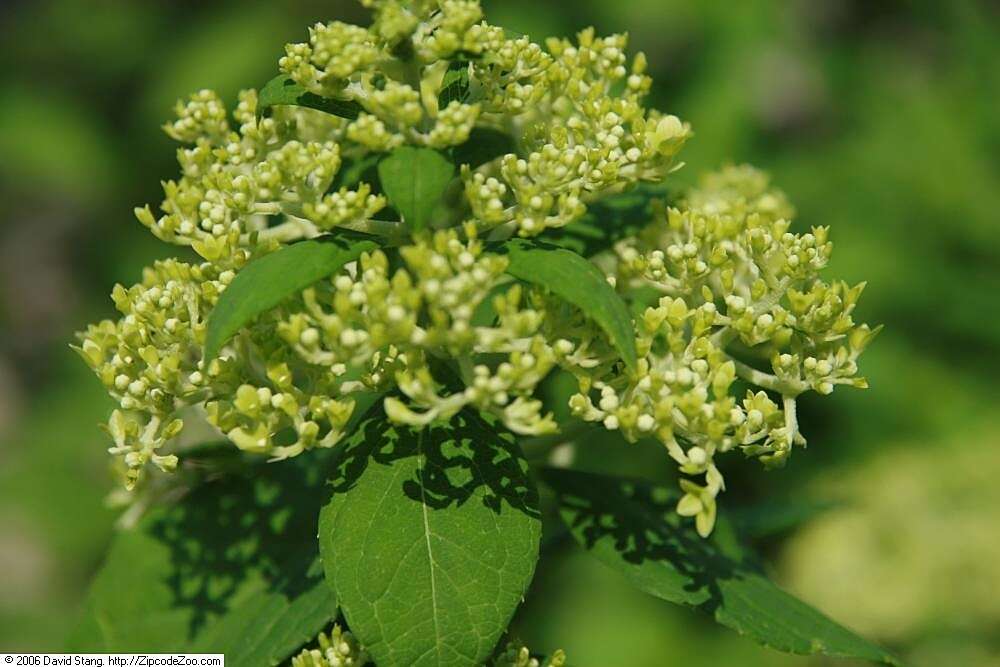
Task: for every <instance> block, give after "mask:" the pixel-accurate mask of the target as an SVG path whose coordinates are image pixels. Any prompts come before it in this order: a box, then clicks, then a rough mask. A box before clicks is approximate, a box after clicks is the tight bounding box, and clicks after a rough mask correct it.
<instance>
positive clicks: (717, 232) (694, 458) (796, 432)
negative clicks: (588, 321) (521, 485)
mask: <svg viewBox="0 0 1000 667" xmlns="http://www.w3.org/2000/svg"><path fill="white" fill-rule="evenodd" d="M792 214H793V211H792V209H791V207H790V206H789V205H788V204H787V202H786V200H785V197H784V195H783V194H782V193H781V192H780V191H778V190H776V189H774V188H773V187H771V186H770V184H769V182H768V180H767V178H766V177H765V176H764V175H763V174H762V173H761V172H759V171H756V170H754V169H752V168H750V167H745V166H744V167H728V168H726V169H724V170H722V171H721V172H718V173H715V174H710V175H708V176H707V177H705V178H704V179H703V180H702V182H701V184H700V185H699V187H697V188H695V189H694V190H693V191H692V192H691V193H689V195H688V197H687V199H686V200H685V201H684V202H682V203H681V208H671V209H668V210H667V211H666V213H665V214H664V215H663V216H662V219H661V220H660V221H657V222H654V223H653V224H651V225H650V226H648V227H647V228H646V229H645V230H644V231H643V232H642V233H641V234H639V235H638V236H637V237H635V238H631V239H628V240H625V241H622V242H620V243H618V244H617V246H616V248H615V255H616V260H617V262H616V266H617V268H616V279H617V283H618V284H619V286H620V287H622V288H625V289H629V288H632V289H646V290H651V291H652V293H654V294H657V295H658V296H657V297H656V298H657V299H658V300H657V302H656V303H655V304H653V305H650V306H648V307H646V308H645V309H644V310H643V311H642V312H641V315H640V316H639V317H638V318H637V322H636V328H637V334H638V341H639V348H640V350H641V351H642V352H643V353H644V358H643V359H641V360H640V363H639V372H638V373H636V374H635V375H634V376H631V377H625V376H621V377H614V378H611V380H610V381H607V382H597V383H594V385H593V390H592V391H585V392H581V393H579V394H577V395H576V396H574V397H573V399H572V401H571V407H572V408H573V411H574V413H575V414H577V415H578V416H579V417H581V418H582V419H585V420H589V421H601V422H603V424H604V425H605V427H607V428H609V429H620V430H621V431H622V433H623V434H624V436H625V437H626V438H628V439H630V440H635V439H638V438H640V437H645V436H651V437H655V438H656V439H658V440H659V441H660V442H662V443H663V444H664V446H665V447H666V448H667V451H668V452H669V453H670V455H671V457H673V458H674V459H675V460H676V461H677V463H678V465H679V468H680V470H681V472H683V473H685V474H687V475H695V476H702V475H703V476H704V483H703V484H699V483H696V482H695V481H693V480H691V479H684V480H683V481H682V488H683V489H684V491H685V495H684V497H683V498H682V500H681V501H680V503H679V505H678V512H680V513H681V514H683V515H689V516H694V517H696V524H697V527H698V531H699V532H700V533H701V534H703V535H707V534H708V533H709V532H711V530H712V526H713V525H714V522H715V513H716V509H715V499H716V496H717V495H718V494H719V492H720V491H722V490H723V488H724V480H723V477H722V474H721V473H720V472H719V469H718V468H717V467H716V464H715V458H716V455H717V454H720V453H724V452H727V451H729V450H731V449H740V450H741V451H743V452H744V454H746V455H748V456H756V457H759V458H760V460H761V461H762V462H763V463H764V464H765V465H769V466H773V465H781V464H783V463H784V462H785V460H787V458H788V456H789V455H790V454H791V451H792V448H793V446H795V445H804V444H805V443H806V440H805V437H804V436H803V435H802V433H801V431H800V429H799V425H798V420H797V418H796V398H797V397H798V396H799V395H800V394H801V393H803V392H805V391H807V390H810V389H812V390H815V391H817V392H819V393H822V394H828V393H830V392H831V391H832V390H833V387H834V385H837V384H846V385H851V386H855V387H861V388H863V387H866V386H867V384H866V382H865V380H864V378H862V377H859V376H858V375H857V373H858V366H857V363H856V362H857V358H858V356H859V355H860V354H861V352H862V351H863V350H864V349H865V347H866V346H867V345H868V343H869V342H870V341H871V339H872V338H873V337H874V336H875V334H876V333H877V330H872V329H870V328H869V327H868V326H867V325H863V324H856V323H855V322H854V320H853V318H852V316H851V314H852V311H853V310H854V307H855V304H856V303H857V299H858V297H859V296H860V294H861V291H862V289H863V287H864V286H863V284H862V285H858V286H856V287H853V288H851V287H848V286H847V285H845V284H843V283H834V284H832V285H831V284H827V283H825V282H823V281H822V280H821V279H820V278H819V275H818V274H819V271H820V270H821V269H823V268H824V267H825V265H826V263H827V261H828V260H829V257H830V252H831V244H830V242H829V241H828V240H827V230H826V229H825V228H820V227H817V228H813V229H812V230H811V231H810V232H807V233H805V234H794V233H792V232H790V231H789V227H790V222H789V218H790V217H791V216H792ZM737 380H739V381H740V384H742V385H744V386H746V385H749V388H747V389H746V394H745V397H743V398H742V399H740V398H739V397H738V396H737V395H736V394H735V393H734V392H733V387H734V385H735V384H736V381H737ZM581 384H582V383H581ZM582 386H585V385H582ZM598 392H599V397H598V395H597V394H598ZM595 401H596V403H595Z"/></svg>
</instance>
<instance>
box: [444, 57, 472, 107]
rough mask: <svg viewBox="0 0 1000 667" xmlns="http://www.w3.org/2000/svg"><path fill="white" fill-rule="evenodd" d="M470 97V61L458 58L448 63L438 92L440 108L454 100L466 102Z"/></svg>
mask: <svg viewBox="0 0 1000 667" xmlns="http://www.w3.org/2000/svg"><path fill="white" fill-rule="evenodd" d="M468 99H469V62H468V61H467V60H456V61H454V62H452V63H451V64H450V65H448V70H447V71H446V72H445V73H444V78H443V79H442V80H441V90H440V92H438V109H444V108H445V107H447V106H448V105H449V104H451V103H452V102H453V101H458V102H462V103H464V102H465V101H466V100H468Z"/></svg>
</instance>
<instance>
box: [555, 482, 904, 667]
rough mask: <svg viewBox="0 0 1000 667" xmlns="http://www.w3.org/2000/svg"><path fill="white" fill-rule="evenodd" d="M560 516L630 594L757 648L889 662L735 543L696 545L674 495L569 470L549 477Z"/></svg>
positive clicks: (642, 484) (892, 660)
mask: <svg viewBox="0 0 1000 667" xmlns="http://www.w3.org/2000/svg"><path fill="white" fill-rule="evenodd" d="M545 481H546V483H547V484H548V485H549V486H550V487H551V488H552V489H553V490H554V491H555V492H556V493H557V494H558V495H559V503H560V513H561V514H562V518H563V520H564V521H565V522H566V525H567V526H568V527H569V528H570V531H571V532H572V533H573V536H574V537H575V538H576V540H577V541H578V542H579V543H580V544H581V545H582V546H583V547H584V549H586V550H587V551H588V552H590V553H591V554H593V555H594V556H596V557H597V558H598V559H600V560H601V561H602V562H604V563H605V564H606V565H608V566H610V567H611V568H612V569H615V570H617V571H618V572H620V573H621V574H622V575H623V576H624V577H625V578H626V579H627V580H628V581H629V582H630V583H632V584H633V585H635V586H636V587H637V588H639V589H641V590H643V591H645V592H647V593H649V594H651V595H654V596H656V597H658V598H661V599H663V600H667V601H670V602H675V603H679V604H686V605H690V606H693V607H698V608H700V609H703V610H705V611H706V612H708V613H710V614H712V615H713V616H714V617H715V620H716V621H718V622H719V623H721V624H722V625H725V626H726V627H729V628H732V629H733V630H736V631H737V632H738V633H739V634H741V635H745V636H747V637H749V638H750V639H753V640H754V641H756V642H757V643H759V644H763V645H764V646H769V647H771V648H774V649H777V650H779V651H786V652H788V653H799V654H803V655H810V654H821V655H828V656H834V657H844V658H862V659H865V660H872V661H876V662H882V663H885V664H890V665H895V664H898V662H897V660H896V659H895V658H894V657H893V656H892V655H891V654H890V653H888V652H886V651H885V650H883V649H881V648H879V647H878V646H876V645H874V644H872V643H871V642H869V641H867V640H865V639H863V638H861V637H859V636H857V635H855V634H854V633H852V632H851V631H850V630H847V629H846V628H844V627H843V626H841V625H839V624H837V623H835V622H834V621H832V620H830V619H829V618H827V617H826V616H824V615H823V614H821V613H820V612H818V611H816V610H815V609H813V608H812V607H810V606H809V605H807V604H805V603H803V602H801V601H800V600H798V599H797V598H795V597H792V596H791V595H789V594H788V593H785V592H784V591H782V590H781V589H780V588H778V587H777V586H776V585H775V584H774V583H772V582H771V581H770V580H769V579H767V578H766V577H765V576H764V575H763V574H762V573H761V572H760V570H759V568H758V567H757V566H756V565H755V564H754V562H753V561H752V559H750V558H749V557H748V556H747V555H746V554H745V552H744V551H743V550H742V549H740V548H739V547H737V546H734V544H735V543H730V542H728V541H725V540H720V539H716V538H715V537H713V538H712V539H708V540H705V539H702V538H700V537H698V535H697V533H695V531H694V529H693V527H692V526H691V524H690V522H688V521H685V520H683V519H681V517H679V516H678V515H677V514H676V512H675V511H674V508H675V507H676V504H677V500H678V497H679V494H678V493H677V492H675V491H674V490H672V489H668V488H666V487H660V486H655V485H652V484H649V483H647V482H640V481H635V480H628V479H622V478H615V477H607V476H604V475H596V474H591V473H584V472H579V471H574V470H565V469H549V470H546V472H545Z"/></svg>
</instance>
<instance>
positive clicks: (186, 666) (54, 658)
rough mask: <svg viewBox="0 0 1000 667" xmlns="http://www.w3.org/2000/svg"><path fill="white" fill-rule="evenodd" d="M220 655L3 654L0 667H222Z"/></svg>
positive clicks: (224, 661)
mask: <svg viewBox="0 0 1000 667" xmlns="http://www.w3.org/2000/svg"><path fill="white" fill-rule="evenodd" d="M225 664H226V656H225V655H223V654H222V653H4V654H2V660H0V667H225Z"/></svg>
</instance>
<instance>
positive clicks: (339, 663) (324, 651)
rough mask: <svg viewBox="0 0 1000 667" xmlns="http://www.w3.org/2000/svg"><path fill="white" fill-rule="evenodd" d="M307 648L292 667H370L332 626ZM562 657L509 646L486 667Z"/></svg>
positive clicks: (520, 666) (539, 665)
mask: <svg viewBox="0 0 1000 667" xmlns="http://www.w3.org/2000/svg"><path fill="white" fill-rule="evenodd" d="M313 644H314V646H312V647H311V648H305V649H302V651H301V652H300V653H299V654H298V655H296V656H293V657H292V667H363V665H370V664H372V663H371V661H370V659H369V656H368V654H367V653H366V652H365V650H364V648H363V647H362V646H361V645H360V644H359V643H358V640H357V639H355V637H354V635H352V634H351V633H350V632H349V631H347V630H344V629H343V628H342V627H341V626H340V624H339V623H335V624H334V625H333V628H332V629H331V630H330V632H321V633H319V635H318V636H317V637H316V641H315V642H313ZM565 664H566V654H565V653H564V652H563V651H561V650H560V651H556V652H554V653H553V654H552V655H551V656H550V657H548V658H537V657H535V656H532V655H531V651H530V650H528V647H526V646H524V645H523V644H520V643H515V642H511V643H510V644H508V645H507V646H506V647H505V648H504V650H503V651H502V652H500V654H499V655H497V656H496V657H495V658H493V659H492V660H491V661H490V662H489V663H488V665H489V667H563V665H565Z"/></svg>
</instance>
